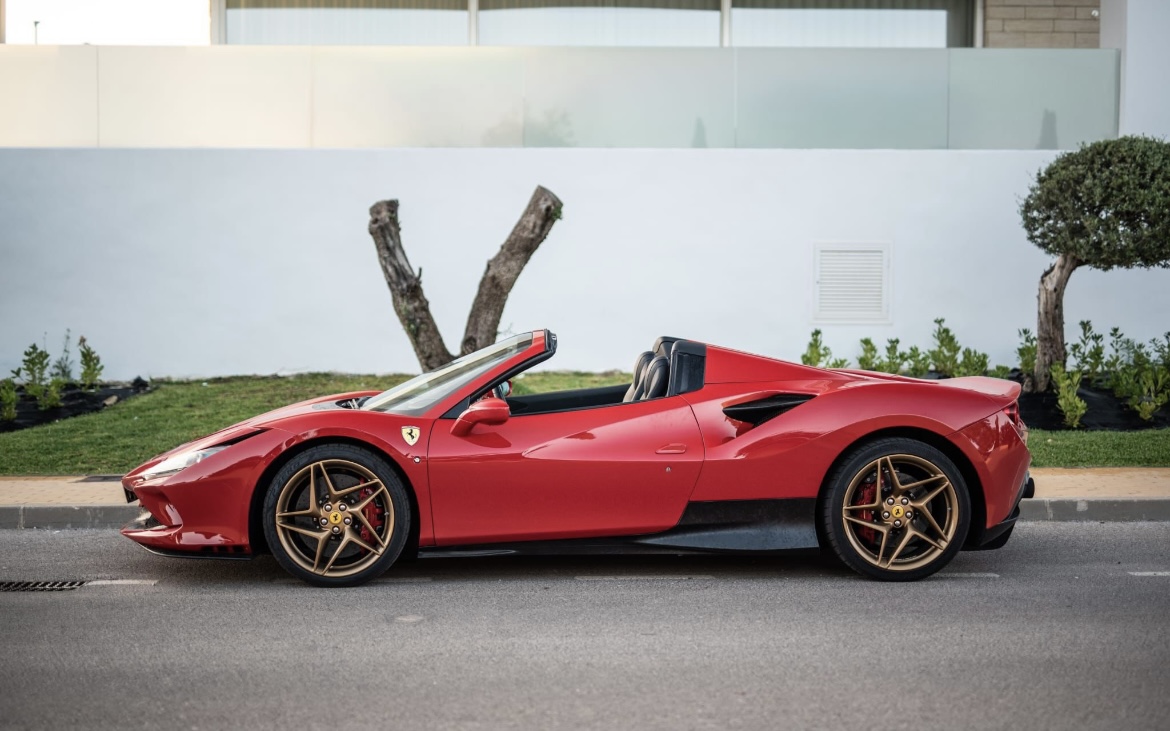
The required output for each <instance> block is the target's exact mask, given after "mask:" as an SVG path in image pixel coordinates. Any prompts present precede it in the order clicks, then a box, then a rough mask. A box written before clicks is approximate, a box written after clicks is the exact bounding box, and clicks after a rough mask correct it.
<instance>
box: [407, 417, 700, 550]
mask: <svg viewBox="0 0 1170 731" xmlns="http://www.w3.org/2000/svg"><path fill="white" fill-rule="evenodd" d="M453 423H454V422H453V421H452V420H450V419H443V420H440V421H438V422H437V423H436V424H435V429H434V432H433V433H432V436H431V440H430V445H429V448H428V461H429V470H428V472H429V477H430V485H431V500H432V505H433V509H434V514H433V519H434V526H435V537H436V541H437V543H438V544H439V545H448V546H449V545H461V544H473V543H491V542H497V541H524V540H554V539H564V538H580V537H590V536H616V535H636V534H640V533H652V532H656V531H661V530H665V529H667V528H670V527H672V526H674V525H675V524H676V523H677V522H678V519H679V518H680V517H681V516H682V513H683V509H684V508H685V507H686V503H687V499H688V498H689V496H690V494H691V490H692V489H693V488H694V485H695V482H696V480H697V479H698V475H699V469H700V467H701V466H702V462H703V443H702V439H701V436H700V433H699V425H698V422H697V421H696V420H695V415H694V413H693V412H692V411H691V407H690V406H689V405H688V404H687V402H686V401H685V400H684V399H683V398H682V397H680V396H673V397H666V398H660V399H652V400H648V401H637V402H631V403H622V404H616V405H611V406H604V407H596V408H587V409H580V410H576V411H562V412H555V413H547V414H530V415H521V414H517V415H513V416H511V417H510V418H509V419H508V420H507V421H506V422H504V423H503V424H498V425H495V426H486V425H483V424H479V425H476V426H475V427H474V428H473V429H472V431H471V433H469V434H467V435H465V436H456V435H454V434H452V433H451V424H453Z"/></svg>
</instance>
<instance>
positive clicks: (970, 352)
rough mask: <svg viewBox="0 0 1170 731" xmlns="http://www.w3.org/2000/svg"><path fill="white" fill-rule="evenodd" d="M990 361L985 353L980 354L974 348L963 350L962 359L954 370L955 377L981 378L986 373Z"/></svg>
mask: <svg viewBox="0 0 1170 731" xmlns="http://www.w3.org/2000/svg"><path fill="white" fill-rule="evenodd" d="M990 361H991V359H990V358H989V357H988V355H987V353H980V352H979V351H978V350H975V349H974V348H963V358H962V359H961V360H960V361H959V366H958V368H956V369H955V375H956V376H982V375H983V374H984V373H987V368H988V365H989V364H990Z"/></svg>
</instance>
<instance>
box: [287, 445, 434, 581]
mask: <svg viewBox="0 0 1170 731" xmlns="http://www.w3.org/2000/svg"><path fill="white" fill-rule="evenodd" d="M410 521H411V515H410V501H409V500H408V499H407V496H406V489H405V488H404V487H403V485H402V481H401V480H400V479H399V478H398V475H397V474H396V473H395V471H394V470H393V469H392V468H391V467H390V465H388V464H387V463H386V461H385V460H384V459H382V458H381V457H379V456H378V455H376V454H374V453H372V452H370V451H368V450H366V449H362V448H360V447H356V446H353V445H348V444H325V445H321V446H317V447H313V448H311V449H308V450H306V451H304V452H302V453H301V454H298V455H297V456H296V457H294V458H293V459H291V460H290V461H289V462H288V464H286V465H285V466H284V467H283V468H282V469H281V470H280V471H279V472H278V473H277V474H276V476H275V477H274V478H273V479H272V482H271V483H269V485H268V493H267V495H266V496H265V499H264V533H265V536H266V537H267V539H268V545H269V547H270V548H271V549H272V554H273V556H275V558H276V560H277V562H278V563H280V565H281V566H282V567H284V569H285V570H286V571H288V572H289V573H290V574H292V575H293V576H296V577H298V578H300V579H303V580H304V581H306V582H308V583H310V584H314V585H316V586H357V585H359V584H364V583H365V582H367V581H369V580H370V579H373V578H376V577H377V576H380V575H381V574H382V573H384V572H385V571H386V569H388V568H389V567H390V565H391V564H393V563H394V561H395V559H397V558H398V555H399V554H400V553H401V552H402V548H403V546H404V545H405V543H406V540H407V536H408V535H409V533H410Z"/></svg>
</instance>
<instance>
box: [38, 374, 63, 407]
mask: <svg viewBox="0 0 1170 731" xmlns="http://www.w3.org/2000/svg"><path fill="white" fill-rule="evenodd" d="M64 387H65V381H62V380H61V379H60V378H52V379H50V380H49V382H48V383H47V384H45V390H44V391H43V392H41V395H40V396H39V397H37V408H38V409H40V410H41V411H48V410H49V409H55V408H58V407H59V406H60V405H61V389H63V388H64Z"/></svg>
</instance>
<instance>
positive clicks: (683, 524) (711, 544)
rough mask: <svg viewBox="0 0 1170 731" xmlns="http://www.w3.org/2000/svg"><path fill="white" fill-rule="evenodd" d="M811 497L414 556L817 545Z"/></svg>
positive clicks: (733, 504)
mask: <svg viewBox="0 0 1170 731" xmlns="http://www.w3.org/2000/svg"><path fill="white" fill-rule="evenodd" d="M816 502H817V501H816V499H815V498H792V499H788V500H718V501H711V502H692V503H688V504H687V508H686V510H685V511H683V516H682V518H681V519H680V520H679V522H678V525H676V526H675V527H674V528H671V529H670V530H668V531H663V532H662V533H651V534H648V535H638V536H617V537H612V538H571V539H566V540H558V541H522V542H514V543H489V544H480V545H471V546H439V547H429V548H428V547H422V548H419V552H418V555H419V557H420V558H423V557H432V556H434V557H437V556H446V557H454V556H511V555H517V556H539V555H556V556H569V555H606V554H680V553H684V554H685V553H748V554H760V553H776V552H780V551H801V550H809V549H817V548H819V547H820V546H819V543H818V542H817V531H816V527H815V525H816V524H815V522H814V521H815V518H816Z"/></svg>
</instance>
